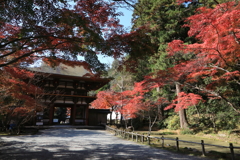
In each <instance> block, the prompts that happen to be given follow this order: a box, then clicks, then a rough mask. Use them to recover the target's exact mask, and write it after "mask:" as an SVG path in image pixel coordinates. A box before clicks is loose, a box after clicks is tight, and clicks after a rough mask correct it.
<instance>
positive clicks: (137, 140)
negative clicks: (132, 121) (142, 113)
mask: <svg viewBox="0 0 240 160" xmlns="http://www.w3.org/2000/svg"><path fill="white" fill-rule="evenodd" d="M136 142H138V134H137V133H136Z"/></svg>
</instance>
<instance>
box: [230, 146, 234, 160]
mask: <svg viewBox="0 0 240 160" xmlns="http://www.w3.org/2000/svg"><path fill="white" fill-rule="evenodd" d="M229 148H230V151H231V156H232V160H234V159H235V157H234V150H233V149H234V147H233V144H232V143H229Z"/></svg>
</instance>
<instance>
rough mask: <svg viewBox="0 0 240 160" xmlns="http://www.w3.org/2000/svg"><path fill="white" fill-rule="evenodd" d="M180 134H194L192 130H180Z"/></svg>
mask: <svg viewBox="0 0 240 160" xmlns="http://www.w3.org/2000/svg"><path fill="white" fill-rule="evenodd" d="M180 134H195V133H194V131H193V130H191V129H182V130H181V131H180Z"/></svg>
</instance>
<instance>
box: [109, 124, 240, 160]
mask: <svg viewBox="0 0 240 160" xmlns="http://www.w3.org/2000/svg"><path fill="white" fill-rule="evenodd" d="M106 130H110V131H113V132H114V133H115V134H114V135H115V136H121V137H123V138H125V139H126V138H127V139H132V140H133V141H134V140H135V141H136V142H142V143H144V142H147V143H148V145H150V142H151V141H152V140H153V139H157V140H159V141H160V140H161V145H162V147H164V140H171V141H175V142H176V150H177V151H179V142H185V143H194V144H199V145H201V151H202V155H203V156H206V151H205V146H215V147H220V148H229V150H230V153H231V160H237V157H235V154H234V149H240V147H234V146H233V144H232V143H229V146H219V145H213V144H207V143H204V140H201V142H199V143H198V142H191V141H185V140H179V138H178V137H176V139H173V138H166V137H164V136H162V137H154V136H148V135H144V134H138V133H134V132H127V131H125V130H119V129H114V128H111V127H109V126H106ZM238 158H239V157H238Z"/></svg>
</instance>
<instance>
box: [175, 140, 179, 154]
mask: <svg viewBox="0 0 240 160" xmlns="http://www.w3.org/2000/svg"><path fill="white" fill-rule="evenodd" d="M176 148H177V151H179V141H178V137H176Z"/></svg>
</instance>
